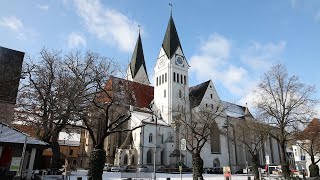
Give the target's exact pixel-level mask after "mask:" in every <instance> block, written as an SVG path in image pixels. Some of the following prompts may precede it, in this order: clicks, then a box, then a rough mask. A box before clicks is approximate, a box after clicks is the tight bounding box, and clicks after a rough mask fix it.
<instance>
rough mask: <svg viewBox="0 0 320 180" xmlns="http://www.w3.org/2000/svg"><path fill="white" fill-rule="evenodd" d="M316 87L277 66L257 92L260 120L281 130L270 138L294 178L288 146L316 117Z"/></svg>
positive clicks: (287, 172) (284, 170)
mask: <svg viewBox="0 0 320 180" xmlns="http://www.w3.org/2000/svg"><path fill="white" fill-rule="evenodd" d="M314 92H315V88H314V86H307V85H305V84H303V83H301V82H300V81H299V78H298V77H297V76H294V75H293V76H289V74H288V72H287V70H286V67H285V66H284V65H281V64H279V65H275V66H273V67H272V68H271V70H270V71H269V72H267V73H265V74H264V76H263V77H262V80H261V82H260V83H259V85H258V86H257V89H256V90H255V93H256V97H257V99H256V102H255V106H256V108H257V110H258V114H259V115H260V116H259V119H262V120H264V121H265V122H266V123H268V124H270V125H272V126H274V127H276V128H277V130H276V131H273V132H272V133H270V135H271V136H272V137H273V138H274V139H276V140H277V141H278V142H279V144H280V147H281V152H280V153H281V163H282V172H283V175H284V177H285V178H287V177H288V176H289V175H290V171H289V163H288V159H287V156H286V143H287V142H288V141H290V140H292V137H293V136H292V132H294V131H296V130H298V129H301V127H302V126H303V124H304V123H306V122H307V121H308V119H310V116H312V115H313V107H314V105H315V104H316V102H317V101H316V100H314V99H313V98H312V95H313V94H314Z"/></svg>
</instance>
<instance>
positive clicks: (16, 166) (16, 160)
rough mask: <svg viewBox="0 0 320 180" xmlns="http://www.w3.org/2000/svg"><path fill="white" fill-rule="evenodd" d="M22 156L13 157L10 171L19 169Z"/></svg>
mask: <svg viewBox="0 0 320 180" xmlns="http://www.w3.org/2000/svg"><path fill="white" fill-rule="evenodd" d="M20 161H21V157H12V159H11V164H10V171H19V167H20Z"/></svg>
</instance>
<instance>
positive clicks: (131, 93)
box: [100, 77, 154, 108]
mask: <svg viewBox="0 0 320 180" xmlns="http://www.w3.org/2000/svg"><path fill="white" fill-rule="evenodd" d="M105 91H106V92H108V95H107V94H106V93H105V94H104V95H101V96H100V97H102V99H103V101H105V102H108V101H111V99H113V101H114V102H117V103H120V104H127V105H132V106H136V107H139V108H143V107H146V108H148V107H149V104H150V103H151V101H152V100H153V98H154V97H153V93H154V88H153V87H152V86H149V85H145V84H141V83H138V82H133V81H129V80H125V79H121V78H117V77H110V79H109V81H108V82H107V84H106V86H105Z"/></svg>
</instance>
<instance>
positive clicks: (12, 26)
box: [0, 16, 25, 39]
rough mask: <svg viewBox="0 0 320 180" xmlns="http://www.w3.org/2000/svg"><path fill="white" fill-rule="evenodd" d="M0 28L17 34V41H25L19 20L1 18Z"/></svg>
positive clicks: (12, 17) (11, 17)
mask: <svg viewBox="0 0 320 180" xmlns="http://www.w3.org/2000/svg"><path fill="white" fill-rule="evenodd" d="M0 27H3V28H6V29H8V30H9V31H11V32H13V33H15V34H17V38H18V39H25V34H24V33H23V30H24V26H23V24H22V22H21V20H20V19H18V18H17V17H15V16H8V17H2V18H1V19H0Z"/></svg>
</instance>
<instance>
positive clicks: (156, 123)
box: [152, 114, 162, 180]
mask: <svg viewBox="0 0 320 180" xmlns="http://www.w3.org/2000/svg"><path fill="white" fill-rule="evenodd" d="M152 118H153V117H152ZM155 118H156V122H155V127H156V135H155V141H154V154H153V170H154V174H153V177H154V180H156V178H157V175H156V156H157V139H158V128H157V126H158V117H157V116H155ZM159 120H162V117H161V114H160V117H159Z"/></svg>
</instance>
